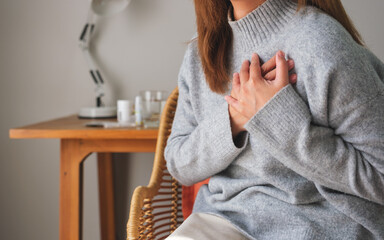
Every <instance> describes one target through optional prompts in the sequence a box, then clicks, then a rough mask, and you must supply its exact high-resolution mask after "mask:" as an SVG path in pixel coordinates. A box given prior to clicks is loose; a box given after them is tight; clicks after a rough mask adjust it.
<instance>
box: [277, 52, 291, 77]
mask: <svg viewBox="0 0 384 240" xmlns="http://www.w3.org/2000/svg"><path fill="white" fill-rule="evenodd" d="M276 80H278V81H279V82H284V83H287V84H288V83H289V79H288V63H287V61H286V60H285V54H284V52H283V51H278V52H277V54H276Z"/></svg>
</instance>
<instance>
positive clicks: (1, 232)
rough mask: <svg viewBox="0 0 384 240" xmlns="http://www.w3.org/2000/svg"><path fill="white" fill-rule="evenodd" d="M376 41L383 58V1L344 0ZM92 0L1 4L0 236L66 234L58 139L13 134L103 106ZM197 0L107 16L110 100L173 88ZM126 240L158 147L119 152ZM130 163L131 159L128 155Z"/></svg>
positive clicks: (90, 215) (92, 213) (120, 218)
mask: <svg viewBox="0 0 384 240" xmlns="http://www.w3.org/2000/svg"><path fill="white" fill-rule="evenodd" d="M343 3H344V5H345V8H346V10H347V12H348V13H349V14H350V16H351V18H352V20H353V21H354V23H355V24H356V26H357V28H358V30H359V31H360V32H361V34H362V35H363V37H364V39H365V41H366V43H367V45H368V47H369V48H370V49H371V50H372V51H373V52H374V53H375V54H376V55H377V56H378V57H379V58H380V59H381V60H384V44H383V43H384V29H383V27H382V23H383V22H384V15H383V14H382V11H383V10H384V2H383V1H381V0H371V1H365V2H362V1H359V0H343ZM88 4H89V2H88V0H82V1H79V0H66V1H59V0H34V1H28V0H2V1H0V34H1V35H0V36H1V37H0V39H1V40H0V51H1V54H0V73H1V75H0V79H1V80H0V83H1V85H0V110H1V111H2V112H1V119H0V133H1V134H0V157H1V165H0V193H1V196H0V239H57V238H58V223H59V221H58V206H59V198H58V196H59V141H58V140H53V139H52V140H10V139H9V138H8V131H9V129H10V128H12V127H17V126H23V125H27V124H31V123H35V122H39V121H43V120H48V119H52V118H56V117H61V116H66V115H70V114H74V113H76V112H77V111H78V110H79V109H80V108H81V107H83V106H91V105H93V104H94V94H93V88H94V86H93V83H92V81H91V79H90V78H89V75H88V70H87V65H86V63H85V61H84V58H83V56H82V54H81V51H80V50H79V48H78V42H77V41H78V37H79V34H80V32H81V30H82V27H83V24H84V21H85V18H86V14H87V11H88ZM194 21H195V17H194V9H193V1H192V0H132V2H131V4H130V5H129V7H128V8H127V9H126V10H125V11H123V12H122V13H120V14H118V15H116V16H114V17H108V18H104V19H99V20H98V24H97V29H96V33H95V39H94V42H93V50H94V53H95V58H96V60H97V62H98V63H99V64H100V70H101V72H102V73H103V74H104V77H105V79H106V80H107V81H108V93H109V98H108V99H107V102H109V103H112V102H114V101H115V100H116V99H121V98H127V99H130V98H133V97H134V96H135V95H136V94H137V93H138V92H139V91H140V90H144V89H164V90H169V91H170V90H172V89H173V88H174V87H175V86H176V80H177V74H178V70H179V67H180V64H181V60H182V57H183V54H184V51H185V47H186V45H185V44H184V42H185V41H188V40H189V39H190V38H191V37H192V35H193V33H194V32H195V25H194ZM114 159H115V161H114V164H115V170H116V174H115V180H116V207H117V208H118V212H117V216H116V220H117V223H116V225H117V228H118V230H117V234H118V239H125V225H126V220H127V213H128V209H129V200H130V196H131V193H132V191H133V189H134V188H135V187H136V186H137V185H146V184H147V183H148V180H149V175H150V171H151V169H152V167H151V166H152V160H153V154H152V153H142V154H116V155H115V157H114ZM127 160H128V161H127ZM96 172H97V171H96V162H95V156H94V155H91V156H90V157H89V158H88V159H87V161H85V187H84V190H85V196H84V197H85V199H84V203H85V204H84V211H85V214H84V239H99V238H100V234H99V225H98V224H99V219H98V214H99V212H98V201H97V197H98V195H97V178H96Z"/></svg>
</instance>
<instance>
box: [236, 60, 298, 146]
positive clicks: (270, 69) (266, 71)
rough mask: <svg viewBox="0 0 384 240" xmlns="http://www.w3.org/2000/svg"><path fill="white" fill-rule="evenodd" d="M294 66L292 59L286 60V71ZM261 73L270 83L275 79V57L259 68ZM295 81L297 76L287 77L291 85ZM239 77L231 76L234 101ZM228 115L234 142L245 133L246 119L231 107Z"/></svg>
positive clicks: (237, 74) (237, 90)
mask: <svg viewBox="0 0 384 240" xmlns="http://www.w3.org/2000/svg"><path fill="white" fill-rule="evenodd" d="M294 66H295V63H294V61H293V60H292V59H289V60H288V70H292V69H293V67H294ZM261 73H262V76H263V77H264V78H265V79H266V80H270V81H272V80H273V79H275V78H276V56H273V57H272V58H271V59H269V60H268V61H267V62H265V63H264V64H263V65H262V66H261ZM296 81H297V75H296V74H294V73H293V74H290V75H289V82H290V83H291V84H294V83H296ZM239 83H240V77H239V73H237V72H236V73H234V74H233V79H232V91H231V96H232V97H233V98H235V99H237V95H238V92H239V90H240V89H238V86H240V84H239ZM229 115H230V118H231V129H232V138H233V140H235V138H236V136H237V135H238V134H239V133H240V132H242V131H245V128H244V125H245V124H246V123H247V121H248V119H247V118H245V117H244V116H243V115H241V114H240V113H239V112H238V111H236V110H235V109H234V108H233V107H231V106H229Z"/></svg>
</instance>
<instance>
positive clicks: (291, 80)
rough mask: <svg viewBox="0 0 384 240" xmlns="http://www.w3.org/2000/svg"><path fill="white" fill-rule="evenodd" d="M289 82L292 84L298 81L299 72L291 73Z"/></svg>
mask: <svg viewBox="0 0 384 240" xmlns="http://www.w3.org/2000/svg"><path fill="white" fill-rule="evenodd" d="M289 82H290V83H292V84H294V83H296V82H297V74H296V73H293V74H291V75H289Z"/></svg>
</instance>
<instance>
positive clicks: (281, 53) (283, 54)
mask: <svg viewBox="0 0 384 240" xmlns="http://www.w3.org/2000/svg"><path fill="white" fill-rule="evenodd" d="M277 54H278V55H279V57H282V58H284V57H285V53H284V52H283V51H279V52H278V53H277Z"/></svg>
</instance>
